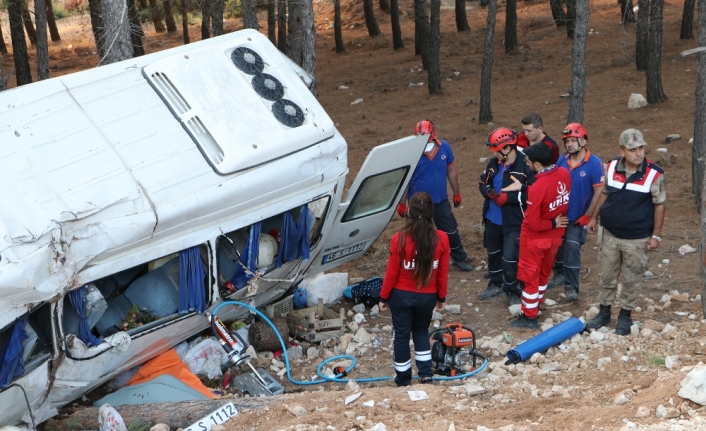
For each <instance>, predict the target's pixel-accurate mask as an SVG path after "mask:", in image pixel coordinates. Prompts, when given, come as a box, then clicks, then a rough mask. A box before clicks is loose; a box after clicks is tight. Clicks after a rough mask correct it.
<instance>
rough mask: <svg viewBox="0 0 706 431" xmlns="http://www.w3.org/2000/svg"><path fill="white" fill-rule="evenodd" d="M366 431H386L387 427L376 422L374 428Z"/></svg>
mask: <svg viewBox="0 0 706 431" xmlns="http://www.w3.org/2000/svg"><path fill="white" fill-rule="evenodd" d="M368 431H387V427H386V426H385V424H384V423H382V422H378V423H376V424H375V426H374V427H372V428H368Z"/></svg>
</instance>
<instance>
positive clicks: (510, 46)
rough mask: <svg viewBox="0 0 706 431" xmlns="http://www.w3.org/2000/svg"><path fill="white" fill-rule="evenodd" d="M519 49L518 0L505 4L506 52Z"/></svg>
mask: <svg viewBox="0 0 706 431" xmlns="http://www.w3.org/2000/svg"><path fill="white" fill-rule="evenodd" d="M516 49H517V0H507V2H506V4H505V54H510V53H511V52H513V51H514V50H516Z"/></svg>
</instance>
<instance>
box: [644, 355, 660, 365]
mask: <svg viewBox="0 0 706 431" xmlns="http://www.w3.org/2000/svg"><path fill="white" fill-rule="evenodd" d="M647 363H648V364H649V366H650V367H663V366H664V358H663V357H661V356H650V359H649V360H648V361H647Z"/></svg>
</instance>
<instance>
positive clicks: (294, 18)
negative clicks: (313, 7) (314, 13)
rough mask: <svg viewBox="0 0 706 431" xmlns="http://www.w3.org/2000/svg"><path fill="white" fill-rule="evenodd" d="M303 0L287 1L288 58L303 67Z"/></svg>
mask: <svg viewBox="0 0 706 431" xmlns="http://www.w3.org/2000/svg"><path fill="white" fill-rule="evenodd" d="M300 1H301V0H287V11H288V12H289V13H288V14H287V41H288V43H287V57H289V58H290V59H292V61H294V62H295V63H297V64H298V65H300V66H301V65H302V61H303V58H302V53H303V52H304V46H303V45H304V43H303V42H304V34H303V31H302V22H301V8H302V7H301V4H300Z"/></svg>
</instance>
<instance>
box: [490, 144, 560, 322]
mask: <svg viewBox="0 0 706 431" xmlns="http://www.w3.org/2000/svg"><path fill="white" fill-rule="evenodd" d="M525 157H526V158H527V164H528V165H529V167H530V169H531V170H532V172H535V176H534V183H533V184H532V185H531V186H529V190H528V192H527V195H528V196H527V211H525V219H524V221H523V222H522V230H521V231H520V262H519V263H518V265H517V279H518V280H520V281H521V282H522V283H523V284H524V290H523V292H522V314H521V315H520V317H519V318H518V319H517V320H513V321H512V322H511V323H510V326H512V327H513V328H524V329H538V328H539V322H538V321H537V313H538V311H539V304H541V303H542V302H544V291H545V290H546V289H547V282H548V281H549V274H551V272H552V266H553V265H554V257H555V256H556V252H557V250H558V249H559V246H561V242H562V237H563V236H564V232H565V231H566V225H567V224H568V223H569V219H568V218H567V217H566V212H567V211H568V209H569V193H570V192H571V175H570V174H569V171H567V170H566V169H562V168H558V167H557V166H556V165H554V164H553V163H552V154H551V150H550V149H549V147H547V146H546V145H545V144H544V143H542V142H539V143H536V144H533V145H531V146H530V147H527V148H526V149H525ZM526 187H527V186H526V185H522V184H521V183H520V182H519V181H514V182H513V183H512V184H511V185H510V186H508V187H506V188H504V189H503V191H504V192H505V191H518V190H522V189H523V188H526Z"/></svg>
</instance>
